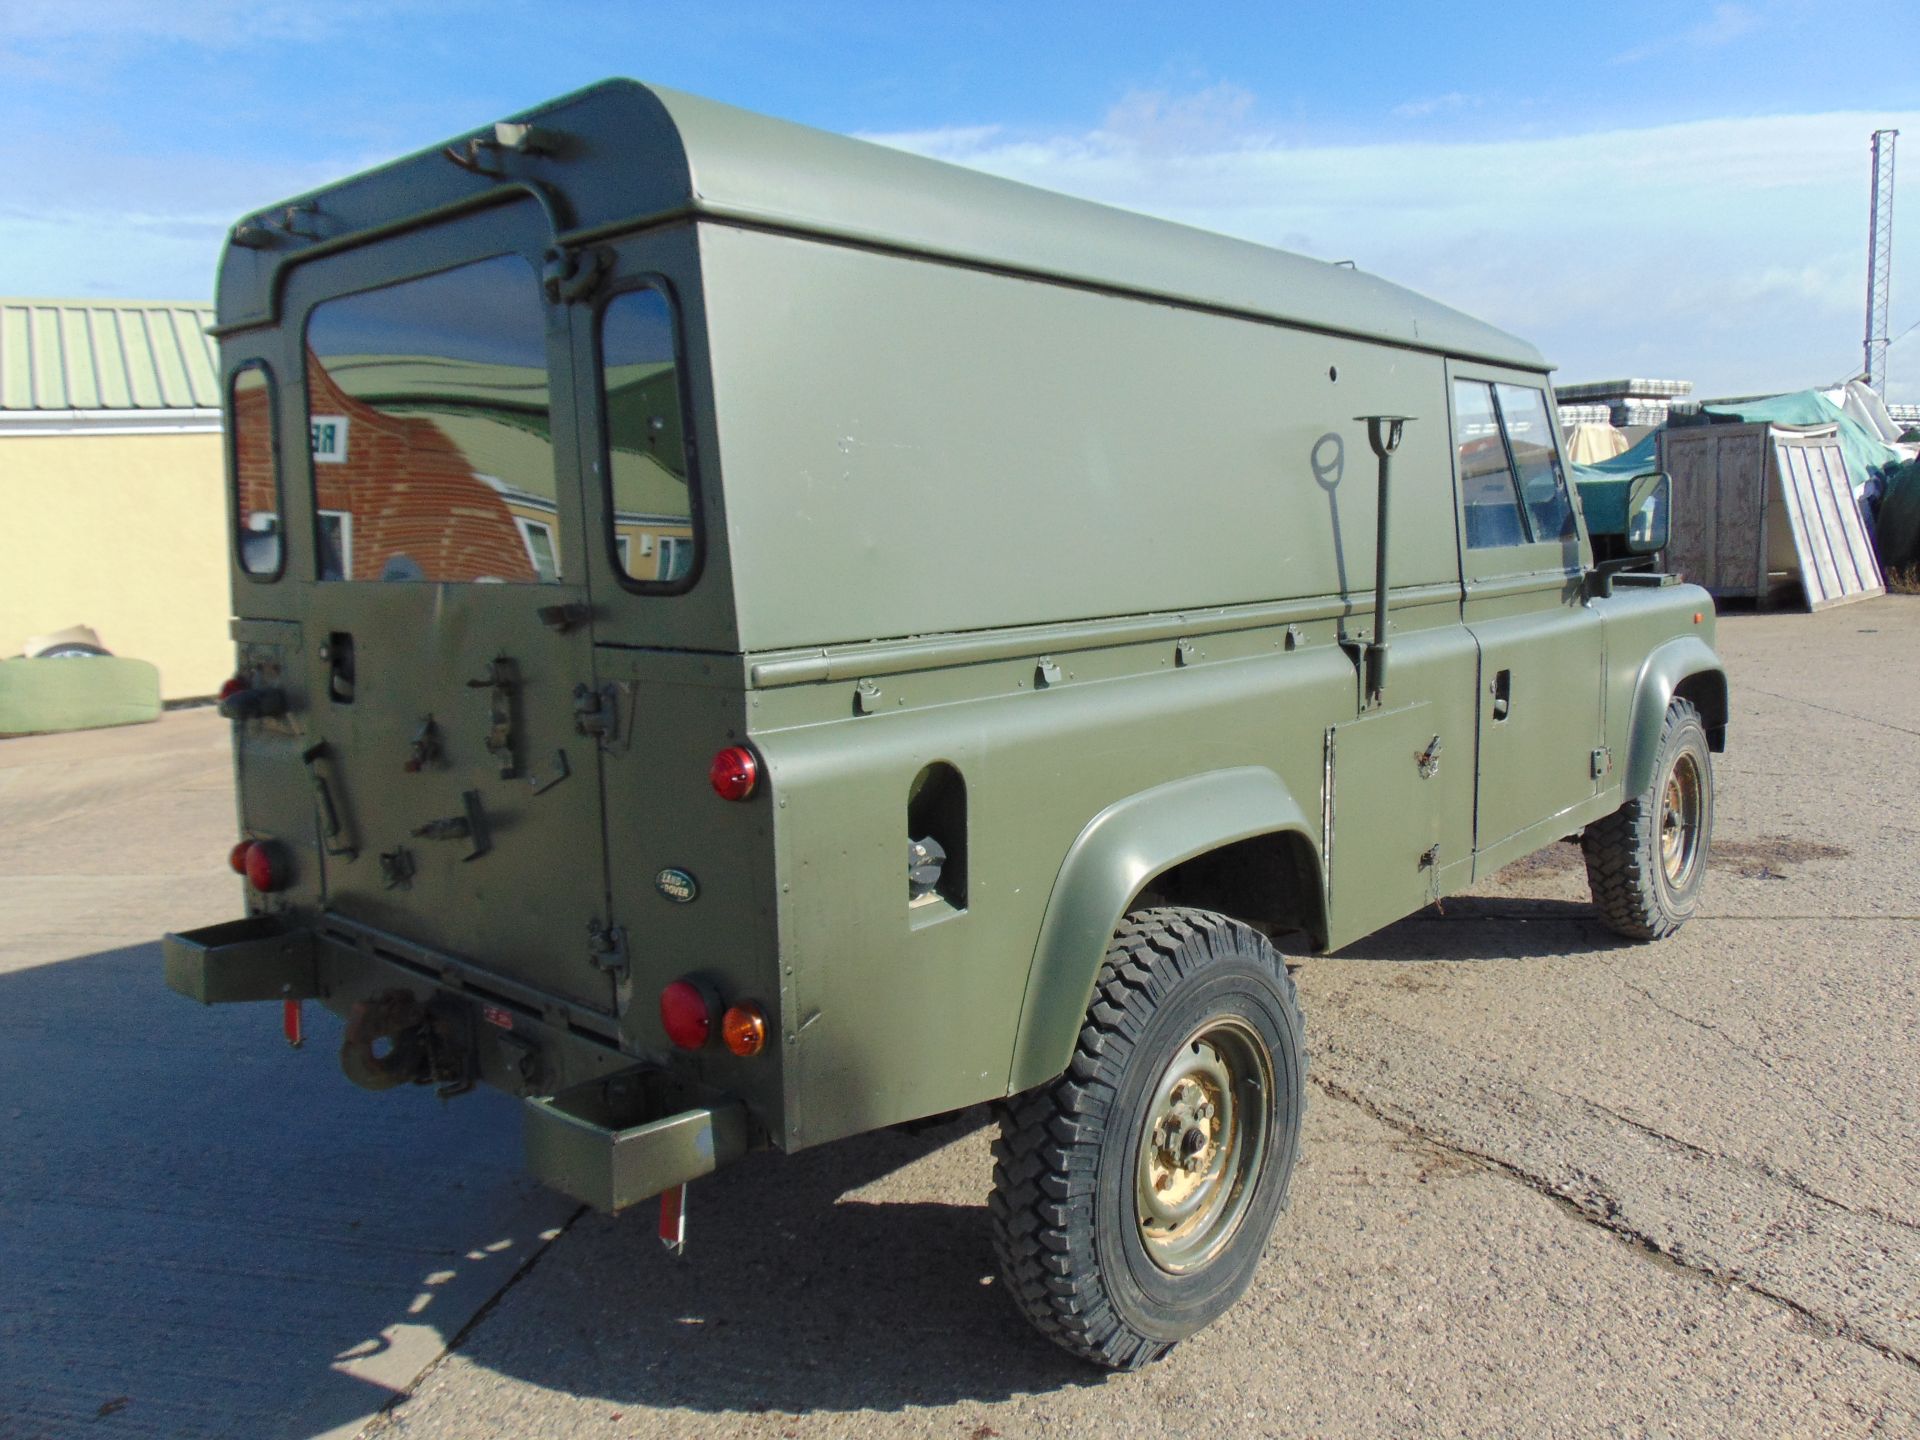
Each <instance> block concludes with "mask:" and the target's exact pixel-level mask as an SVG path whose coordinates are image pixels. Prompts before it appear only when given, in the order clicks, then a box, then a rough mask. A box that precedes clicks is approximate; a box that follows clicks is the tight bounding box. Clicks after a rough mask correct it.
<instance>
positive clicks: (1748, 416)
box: [1700, 390, 1900, 495]
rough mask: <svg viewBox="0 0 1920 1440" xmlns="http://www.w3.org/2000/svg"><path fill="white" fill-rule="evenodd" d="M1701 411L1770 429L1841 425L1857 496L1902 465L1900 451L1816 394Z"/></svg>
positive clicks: (1808, 392) (1799, 393)
mask: <svg viewBox="0 0 1920 1440" xmlns="http://www.w3.org/2000/svg"><path fill="white" fill-rule="evenodd" d="M1700 408H1701V409H1702V410H1704V411H1706V412H1707V414H1709V415H1719V416H1723V417H1725V418H1727V419H1730V420H1739V421H1742V422H1743V423H1746V424H1749V425H1757V424H1759V423H1760V422H1762V421H1765V422H1766V423H1767V424H1769V425H1838V426H1839V427H1840V449H1841V450H1842V451H1843V452H1844V453H1845V455H1846V457H1847V479H1848V480H1850V481H1852V482H1853V493H1854V494H1856V495H1858V494H1859V493H1860V487H1861V486H1863V485H1865V484H1866V483H1867V478H1868V476H1870V475H1871V474H1872V473H1873V472H1874V471H1875V470H1879V469H1883V468H1884V467H1886V466H1888V465H1898V464H1899V463H1900V452H1899V451H1898V450H1894V449H1892V448H1890V447H1889V446H1887V445H1884V444H1882V443H1881V441H1880V437H1879V436H1877V435H1875V434H1874V433H1873V432H1872V431H1871V430H1869V429H1867V427H1866V426H1864V425H1862V424H1861V423H1860V422H1859V421H1858V420H1856V419H1854V418H1853V417H1852V416H1851V415H1849V414H1847V412H1846V411H1844V410H1842V409H1841V408H1840V407H1839V406H1838V405H1836V404H1834V403H1833V402H1832V401H1831V400H1829V399H1827V397H1826V396H1824V395H1822V394H1821V393H1820V392H1819V391H1817V390H1797V391H1795V392H1794V393H1793V394H1791V395H1774V396H1770V397H1769V398H1767V399H1765V400H1741V401H1738V402H1736V403H1733V404H1730V405H1702V406H1701V407H1700Z"/></svg>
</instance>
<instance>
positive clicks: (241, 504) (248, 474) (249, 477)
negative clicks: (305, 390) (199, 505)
mask: <svg viewBox="0 0 1920 1440" xmlns="http://www.w3.org/2000/svg"><path fill="white" fill-rule="evenodd" d="M279 423H280V422H279V418H278V416H277V415H276V414H275V413H274V392H273V377H272V376H271V375H270V374H269V373H268V371H267V367H266V366H265V365H264V364H262V363H261V362H260V361H258V360H250V361H248V362H247V363H246V364H244V365H242V366H241V367H240V368H239V369H237V370H235V371H234V372H233V379H232V380H231V381H229V382H228V385H227V445H228V460H227V464H228V468H229V470H230V471H231V473H232V475H233V489H234V507H233V513H234V519H235V521H236V523H237V529H238V534H237V535H235V537H234V545H235V550H236V552H237V553H238V555H239V557H240V568H241V569H242V570H244V571H246V573H247V574H249V575H251V576H253V577H254V578H255V579H256V580H270V579H273V578H274V577H276V576H278V575H279V574H280V570H281V566H282V563H283V561H284V558H285V556H284V553H283V549H284V543H285V542H284V540H283V538H282V536H281V533H280V528H281V527H280V433H279Z"/></svg>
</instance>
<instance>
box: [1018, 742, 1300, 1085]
mask: <svg viewBox="0 0 1920 1440" xmlns="http://www.w3.org/2000/svg"><path fill="white" fill-rule="evenodd" d="M1322 874H1323V872H1322V870H1321V867H1320V849H1319V844H1318V841H1317V839H1316V838H1315V835H1314V831H1313V828H1312V827H1311V826H1310V825H1309V824H1308V821H1307V816H1306V812H1305V811H1303V810H1302V809H1301V808H1300V805H1299V804H1298V802H1296V801H1295V800H1294V798H1293V795H1292V793H1291V792H1290V791H1289V790H1288V789H1287V787H1286V784H1285V783H1284V782H1283V781H1282V780H1281V779H1280V777H1279V776H1278V775H1276V774H1274V772H1273V771H1271V770H1268V769H1266V768H1264V767H1261V766H1243V767H1237V768H1234V769H1229V770H1213V771H1208V772H1206V773H1205V774H1201V775H1193V776H1188V777H1187V778H1185V779H1182V780H1175V781H1172V782H1169V783H1168V784H1165V785H1158V786H1155V787H1153V788H1152V789H1149V790H1142V791H1139V792H1137V793H1135V794H1133V795H1129V796H1127V797H1125V798H1124V799H1121V800H1117V801H1115V802H1114V803H1113V804H1111V805H1109V806H1108V807H1107V808H1106V809H1104V810H1102V811H1101V812H1100V813H1099V814H1098V815H1096V816H1094V817H1093V819H1091V820H1090V821H1088V822H1087V824H1086V826H1085V827H1084V828H1083V829H1082V830H1081V831H1080V834H1079V836H1078V837H1077V838H1076V839H1075V840H1074V842H1073V845H1072V846H1071V847H1070V848H1069V849H1068V851H1067V855H1066V858H1065V859H1064V860H1063V861H1062V863H1061V866H1060V872H1059V875H1058V877H1057V878H1056V879H1055V881H1054V885H1053V893H1052V894H1051V896H1049V897H1048V900H1047V908H1046V913H1045V915H1044V917H1043V918H1042V920H1041V922H1040V934H1039V938H1038V940H1037V941H1036V943H1035V945H1034V953H1033V960H1032V963H1031V965H1030V967H1029V969H1028V971H1027V986H1026V993H1025V995H1024V997H1023V999H1022V1001H1021V1006H1020V1022H1019V1027H1018V1029H1017V1031H1016V1032H1015V1036H1014V1045H1013V1057H1012V1062H1011V1065H1010V1066H1009V1070H1008V1076H1007V1093H1008V1094H1009V1095H1012V1094H1016V1093H1018V1092H1019V1091H1022V1090H1026V1089H1030V1088H1031V1087H1033V1086H1035V1085H1038V1084H1041V1083H1043V1082H1044V1081H1047V1080H1050V1079H1052V1078H1053V1077H1054V1076H1056V1075H1058V1074H1060V1073H1061V1071H1063V1070H1064V1069H1065V1068H1066V1067H1067V1065H1068V1063H1069V1062H1070V1061H1071V1060H1072V1058H1073V1047H1074V1044H1075V1041H1076V1039H1077V1037H1078V1035H1079V1033H1080V1024H1081V1020H1082V1019H1083V1018H1084V1016H1085V1015H1086V1012H1087V1004H1088V1002H1089V1000H1090V999H1091V997H1092V994H1093V983H1094V979H1095V977H1096V976H1097V975H1098V974H1099V970H1100V966H1101V963H1102V962H1103V961H1104V959H1105V957H1106V951H1107V944H1108V942H1109V941H1110V940H1111V939H1112V938H1113V934H1114V931H1115V930H1116V929H1117V928H1118V927H1119V924H1120V921H1121V918H1122V917H1123V916H1124V915H1125V914H1126V913H1127V911H1128V910H1130V909H1132V908H1133V907H1134V902H1135V901H1136V900H1137V899H1138V897H1139V896H1140V895H1141V893H1142V892H1143V891H1145V890H1147V889H1149V888H1155V889H1157V890H1161V891H1163V892H1164V893H1163V894H1162V895H1161V896H1160V897H1159V898H1160V899H1161V900H1163V901H1164V903H1168V904H1176V905H1187V906H1196V907H1199V908H1205V909H1213V910H1220V911H1222V912H1224V913H1227V914H1231V915H1234V916H1235V917H1236V918H1239V919H1243V920H1259V921H1263V922H1271V923H1275V924H1280V925H1284V926H1285V927H1287V928H1291V929H1298V930H1303V931H1305V932H1306V933H1307V935H1308V936H1309V937H1310V938H1311V939H1312V941H1313V944H1314V945H1315V946H1316V947H1320V946H1323V945H1325V944H1326V938H1327V921H1326V891H1325V888H1324V885H1323V883H1322Z"/></svg>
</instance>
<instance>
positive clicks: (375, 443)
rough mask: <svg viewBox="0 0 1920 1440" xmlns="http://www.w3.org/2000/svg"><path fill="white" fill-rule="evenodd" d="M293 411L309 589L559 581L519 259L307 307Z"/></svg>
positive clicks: (530, 302) (540, 373) (536, 357)
mask: <svg viewBox="0 0 1920 1440" xmlns="http://www.w3.org/2000/svg"><path fill="white" fill-rule="evenodd" d="M307 405H308V415H307V418H308V425H309V429H310V432H311V443H312V447H313V477H314V500H315V509H316V511H317V513H316V515H315V517H314V535H315V543H316V545H317V547H318V552H319V553H318V555H317V556H316V564H317V569H318V574H319V577H320V578H321V579H322V580H371V581H410V580H411V581H458V582H483V583H484V582H495V583H506V584H538V583H553V582H556V581H558V580H559V579H560V578H561V574H560V525H559V517H558V513H557V507H556V504H555V486H554V469H553V440H552V426H551V420H550V416H549V412H548V408H547V340H546V325H545V315H544V311H543V308H542V304H541V300H540V289H539V283H538V280H537V278H536V277H535V275H534V272H533V267H532V266H531V265H530V264H528V263H527V261H526V260H525V259H523V258H522V257H520V256H518V255H498V256H495V257H494V258H492V259H490V260H481V261H477V262H475V263H473V264H470V265H462V266H460V267H459V268H457V269H453V270H445V271H442V272H440V273H439V274H437V275H427V276H422V277H421V278H419V279H417V280H407V281H403V282H401V283H400V284H397V285H387V286H383V287H382V288H380V289H378V290H367V291H363V292H361V293H359V294H355V295H344V296H341V297H339V298H338V299H334V300H328V301H324V302H322V303H321V304H319V305H317V306H315V307H314V310H313V313H312V314H311V316H309V318H308V320H307Z"/></svg>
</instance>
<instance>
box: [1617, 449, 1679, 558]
mask: <svg viewBox="0 0 1920 1440" xmlns="http://www.w3.org/2000/svg"><path fill="white" fill-rule="evenodd" d="M1672 514H1673V481H1672V480H1670V479H1668V478H1667V473H1666V471H1664V470H1652V471H1649V472H1648V473H1647V474H1645V475H1636V476H1634V477H1633V484H1632V485H1631V486H1630V487H1629V489H1628V490H1627V550H1628V552H1629V553H1630V554H1634V555H1651V554H1653V552H1654V551H1656V550H1664V549H1666V548H1667V530H1668V525H1669V517H1670V516H1671V515H1672Z"/></svg>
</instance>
